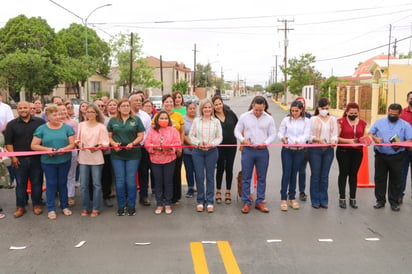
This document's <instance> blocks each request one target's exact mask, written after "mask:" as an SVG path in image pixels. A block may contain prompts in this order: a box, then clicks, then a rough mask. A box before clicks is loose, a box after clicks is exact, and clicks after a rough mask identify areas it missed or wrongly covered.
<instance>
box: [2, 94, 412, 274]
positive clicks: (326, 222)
mask: <svg viewBox="0 0 412 274" xmlns="http://www.w3.org/2000/svg"><path fill="white" fill-rule="evenodd" d="M251 100H252V98H251V97H241V98H232V99H231V100H230V101H228V104H230V106H231V107H232V108H233V109H234V110H235V112H236V113H238V114H240V113H241V112H243V111H245V110H246V109H247V108H248V106H249V104H250V101H251ZM269 110H270V111H271V112H272V114H273V117H274V119H275V121H276V126H277V127H278V126H279V124H280V121H281V119H282V118H283V117H284V115H285V114H286V112H285V111H283V110H281V109H280V108H279V107H278V106H277V105H276V104H274V103H272V102H271V103H270V109H269ZM236 157H237V160H236V164H235V168H234V170H235V173H237V172H238V171H239V170H240V153H238V154H237V156H236ZM270 157H271V160H270V166H269V171H268V182H267V200H268V204H267V206H268V208H269V209H270V210H271V212H270V213H268V214H264V213H261V212H259V211H257V210H255V209H252V210H251V212H250V213H249V214H247V215H244V214H242V213H241V212H240V209H241V206H242V203H241V202H240V200H238V199H236V198H235V197H234V200H233V203H232V205H224V204H222V205H216V207H215V212H214V213H213V214H208V213H206V212H203V213H197V212H196V211H195V204H196V203H195V199H194V198H191V199H187V198H183V199H182V201H181V204H180V205H178V206H175V207H174V208H173V209H174V212H173V214H172V215H165V214H162V215H160V216H157V215H155V214H154V213H153V211H154V205H152V206H151V207H143V206H140V205H139V206H137V214H136V216H133V217H129V216H124V217H118V216H116V215H115V211H116V208H112V209H106V208H104V210H103V211H102V214H101V215H100V216H98V217H97V218H90V217H80V207H79V206H78V205H76V206H75V207H74V208H73V211H74V215H72V216H70V217H66V216H63V214H61V213H60V212H58V218H57V220H56V221H50V220H48V219H47V216H46V214H43V215H41V216H34V215H33V214H32V213H31V206H29V207H28V210H29V212H28V213H27V214H26V215H24V216H23V217H21V218H19V219H15V218H13V216H12V213H13V211H14V209H15V194H14V190H5V189H2V190H0V205H1V206H2V207H3V209H4V211H5V213H6V214H7V217H6V218H5V219H2V220H0V228H1V230H0V231H1V233H0V273H195V269H196V270H197V271H198V272H197V273H208V272H206V271H207V270H208V271H209V273H226V271H228V273H229V272H230V273H239V272H241V273H411V269H412V260H411V259H412V255H411V245H412V232H411V231H412V218H411V216H412V215H411V213H412V207H411V206H412V202H411V199H410V193H411V190H410V183H409V185H408V188H407V196H406V197H405V202H404V204H403V205H402V207H401V211H400V212H392V211H391V210H390V208H389V207H388V206H387V207H386V208H383V209H379V210H376V209H374V208H373V207H372V206H373V204H374V194H373V188H363V189H358V197H357V198H358V204H359V209H356V210H355V209H351V208H348V209H346V210H343V209H340V208H339V207H338V188H337V174H338V170H337V163H336V159H335V160H334V163H333V166H332V169H331V174H330V184H329V201H330V202H329V209H313V208H312V207H311V206H310V203H309V202H301V203H300V204H301V208H300V209H299V210H291V209H289V211H287V212H281V211H280V207H279V204H280V194H279V191H280V178H281V163H280V148H279V147H271V148H270ZM369 159H370V160H369V163H370V166H373V155H372V154H371V153H369ZM370 171H371V174H370V176H371V178H373V168H370ZM309 175H310V172H309V168H308V179H307V180H308V181H309ZM233 183H234V187H233V191H232V193H234V192H235V191H236V184H235V180H234V182H233ZM185 190H186V189H185V188H184V190H183V193H185V192H184V191H185ZM77 191H78V190H77ZM152 199H153V201H154V198H153V197H152ZM77 202H78V203H79V202H80V200H79V197H77ZM366 238H375V240H376V239H378V240H376V241H367V240H366ZM319 239H329V240H330V241H328V242H320V241H319ZM267 240H281V242H268V241H267ZM80 241H86V243H85V244H84V245H83V246H82V247H80V248H76V247H75V245H76V244H78V243H79V242H80ZM202 241H212V242H209V243H207V242H206V243H202ZM214 241H218V242H214ZM135 243H150V245H141V246H138V245H135ZM10 246H17V247H20V246H26V248H25V249H23V250H9V247H10Z"/></svg>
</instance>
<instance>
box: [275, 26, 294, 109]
mask: <svg viewBox="0 0 412 274" xmlns="http://www.w3.org/2000/svg"><path fill="white" fill-rule="evenodd" d="M294 21H295V20H294V19H292V20H286V19H282V20H279V19H278V22H282V23H284V24H285V27H284V28H283V29H279V28H278V31H284V32H285V40H284V51H285V57H284V59H283V62H284V66H285V72H284V77H285V80H284V81H285V82H284V88H283V89H284V92H285V102H284V103H285V104H286V95H287V90H288V75H287V72H286V68H287V66H288V58H287V56H288V55H287V52H288V43H289V41H288V31H290V30H293V29H291V28H288V22H294Z"/></svg>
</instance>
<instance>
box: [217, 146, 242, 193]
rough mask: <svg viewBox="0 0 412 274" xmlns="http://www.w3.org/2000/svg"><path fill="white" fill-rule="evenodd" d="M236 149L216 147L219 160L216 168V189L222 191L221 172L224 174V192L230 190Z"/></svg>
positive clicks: (234, 147)
mask: <svg viewBox="0 0 412 274" xmlns="http://www.w3.org/2000/svg"><path fill="white" fill-rule="evenodd" d="M236 150H237V147H236V146H233V147H218V152H219V158H218V159H217V164H216V165H217V167H216V189H222V180H223V172H226V190H230V189H231V188H232V180H233V163H234V161H235V156H236Z"/></svg>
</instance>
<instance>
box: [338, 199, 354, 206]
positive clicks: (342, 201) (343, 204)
mask: <svg viewBox="0 0 412 274" xmlns="http://www.w3.org/2000/svg"><path fill="white" fill-rule="evenodd" d="M351 205H352V204H351ZM339 207H340V208H346V200H342V199H339Z"/></svg>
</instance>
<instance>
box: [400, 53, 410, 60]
mask: <svg viewBox="0 0 412 274" xmlns="http://www.w3.org/2000/svg"><path fill="white" fill-rule="evenodd" d="M410 58H412V51H410V52H408V54H402V53H401V54H399V59H410Z"/></svg>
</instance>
